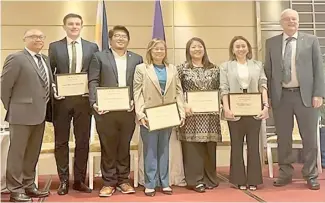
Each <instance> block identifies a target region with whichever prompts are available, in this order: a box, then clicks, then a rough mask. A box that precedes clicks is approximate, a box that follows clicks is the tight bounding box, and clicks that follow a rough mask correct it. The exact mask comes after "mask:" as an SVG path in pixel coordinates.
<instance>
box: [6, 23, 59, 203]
mask: <svg viewBox="0 0 325 203" xmlns="http://www.w3.org/2000/svg"><path fill="white" fill-rule="evenodd" d="M44 39H45V35H44V34H43V33H42V32H41V31H40V30H36V29H31V30H28V31H27V32H26V33H25V35H24V42H25V49H24V50H22V51H19V52H17V53H14V54H11V55H9V56H8V57H7V58H6V60H5V62H4V65H3V71H2V75H1V100H2V102H3V105H4V108H5V109H6V110H7V114H6V118H5V120H6V121H7V122H9V130H10V147H9V152H8V158H7V175H6V178H7V180H6V182H7V188H8V190H9V191H10V192H11V194H10V201H12V202H30V201H31V197H37V198H40V197H46V196H48V195H49V192H48V191H39V190H38V189H37V187H36V185H35V183H34V181H35V175H36V174H35V168H36V164H37V162H38V157H39V154H40V151H41V146H42V140H43V135H44V128H45V121H51V120H52V118H51V117H52V116H51V100H52V94H53V92H52V91H51V89H52V81H53V77H52V73H51V69H50V64H49V61H48V58H47V57H46V56H45V55H42V54H41V50H42V48H43V46H44Z"/></svg>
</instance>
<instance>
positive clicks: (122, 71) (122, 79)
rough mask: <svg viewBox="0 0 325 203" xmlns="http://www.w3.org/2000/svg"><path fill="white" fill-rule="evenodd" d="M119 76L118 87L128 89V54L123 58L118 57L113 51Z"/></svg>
mask: <svg viewBox="0 0 325 203" xmlns="http://www.w3.org/2000/svg"><path fill="white" fill-rule="evenodd" d="M112 52H113V55H114V58H115V62H116V68H117V75H118V86H119V87H126V53H127V52H125V53H124V55H123V56H120V55H118V54H117V53H116V52H115V51H114V50H112Z"/></svg>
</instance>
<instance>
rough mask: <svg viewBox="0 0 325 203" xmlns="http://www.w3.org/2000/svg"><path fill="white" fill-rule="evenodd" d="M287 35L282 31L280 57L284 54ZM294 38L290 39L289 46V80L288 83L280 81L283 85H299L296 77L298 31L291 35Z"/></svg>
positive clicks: (288, 86)
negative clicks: (290, 48) (290, 50)
mask: <svg viewBox="0 0 325 203" xmlns="http://www.w3.org/2000/svg"><path fill="white" fill-rule="evenodd" d="M288 37H289V36H288V35H287V34H285V33H283V41H282V58H283V56H284V52H285V48H286V44H287V38H288ZM292 37H293V38H294V39H292V40H291V42H289V43H291V47H292V55H291V81H290V82H289V83H288V84H285V83H282V86H283V87H287V88H290V87H299V82H298V79H297V69H296V52H297V39H298V32H296V33H295V34H294V35H293V36H292Z"/></svg>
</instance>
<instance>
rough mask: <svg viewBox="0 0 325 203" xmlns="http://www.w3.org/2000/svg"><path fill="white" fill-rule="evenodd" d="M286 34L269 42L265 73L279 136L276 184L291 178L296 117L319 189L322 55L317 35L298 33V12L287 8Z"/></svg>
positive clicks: (310, 181) (307, 174) (308, 172)
mask: <svg viewBox="0 0 325 203" xmlns="http://www.w3.org/2000/svg"><path fill="white" fill-rule="evenodd" d="M280 23H281V26H282V28H283V34H281V35H277V36H275V37H272V38H270V39H268V40H267V41H266V48H265V49H266V50H265V52H266V54H265V73H266V76H267V79H268V83H269V84H268V90H269V94H268V95H269V96H270V97H271V104H272V108H273V113H274V121H275V127H276V131H277V136H278V160H279V167H280V173H279V178H278V179H277V180H276V181H275V182H274V186H284V185H286V184H288V183H290V182H291V181H292V173H293V167H292V165H291V164H292V162H293V160H292V130H293V123H294V116H295V117H296V119H297V122H298V127H299V132H300V135H301V137H302V144H303V156H304V161H305V162H304V167H303V169H302V173H303V176H304V178H305V179H306V180H307V185H308V187H309V188H310V189H312V190H318V189H319V188H320V185H319V183H318V181H317V177H318V172H317V168H316V163H317V139H316V133H317V122H318V108H319V107H320V106H321V105H322V103H323V97H324V96H325V87H324V73H323V67H322V55H321V50H320V46H319V42H318V40H317V37H316V36H314V35H310V34H305V33H301V32H298V26H299V15H298V13H297V12H296V11H295V10H292V9H286V10H284V11H283V12H282V15H281V21H280Z"/></svg>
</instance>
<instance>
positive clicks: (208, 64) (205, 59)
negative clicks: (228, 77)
mask: <svg viewBox="0 0 325 203" xmlns="http://www.w3.org/2000/svg"><path fill="white" fill-rule="evenodd" d="M195 41H197V42H199V43H200V44H202V46H203V49H204V55H203V58H202V64H203V66H204V68H213V67H214V64H213V63H211V62H210V60H209V57H208V53H207V49H206V47H205V43H204V41H203V40H202V39H201V38H198V37H193V38H192V39H190V40H189V41H188V42H187V43H186V63H187V65H188V67H189V68H193V63H192V57H191V54H190V48H191V44H192V43H193V42H195Z"/></svg>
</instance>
